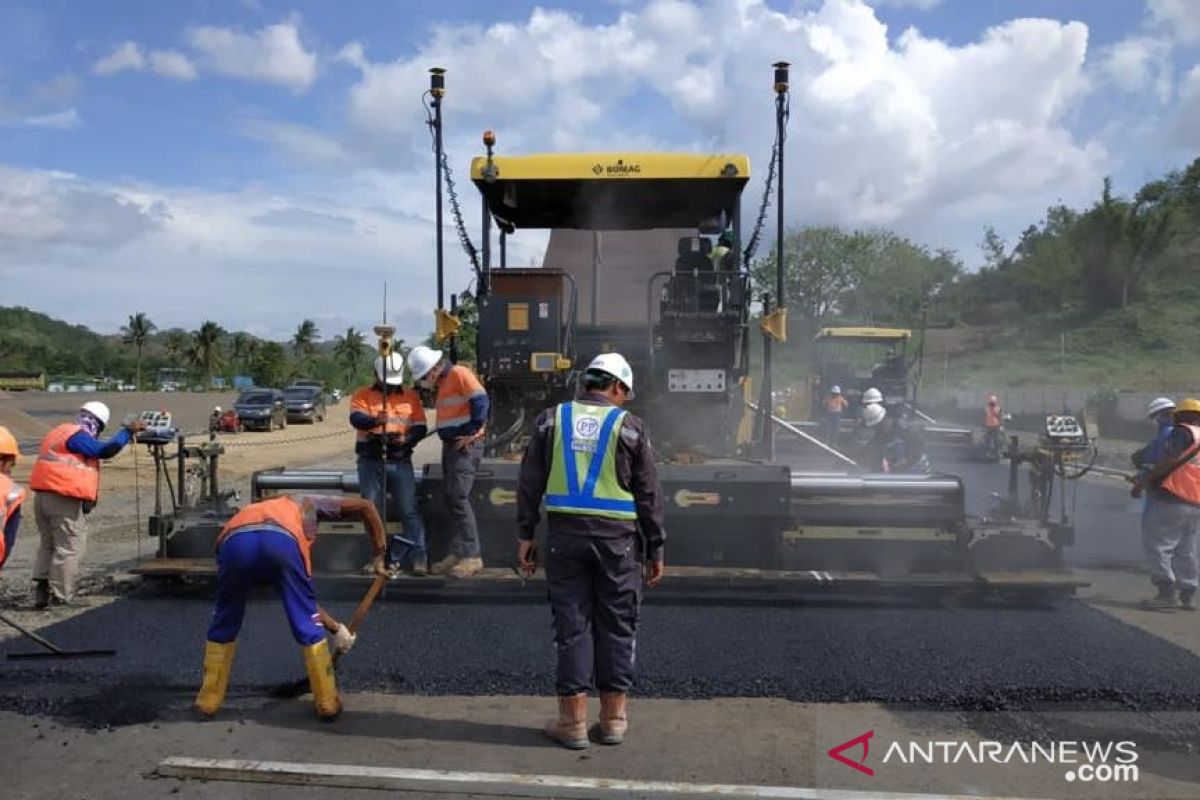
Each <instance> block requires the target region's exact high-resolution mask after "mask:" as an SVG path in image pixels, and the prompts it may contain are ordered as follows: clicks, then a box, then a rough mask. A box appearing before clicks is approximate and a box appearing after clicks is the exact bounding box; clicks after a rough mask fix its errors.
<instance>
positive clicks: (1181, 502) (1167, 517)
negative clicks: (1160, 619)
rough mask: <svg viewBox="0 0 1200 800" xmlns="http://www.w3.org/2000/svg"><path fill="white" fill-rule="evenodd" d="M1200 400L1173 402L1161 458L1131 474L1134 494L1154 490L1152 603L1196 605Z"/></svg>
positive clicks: (1149, 525) (1149, 550) (1150, 512)
mask: <svg viewBox="0 0 1200 800" xmlns="http://www.w3.org/2000/svg"><path fill="white" fill-rule="evenodd" d="M1197 456H1200V400H1197V399H1195V398H1192V397H1189V398H1187V399H1186V400H1181V401H1180V402H1179V405H1178V406H1176V407H1175V427H1174V429H1172V431H1171V433H1170V435H1169V436H1168V437H1167V440H1166V442H1165V443H1164V444H1163V446H1162V457H1161V459H1160V460H1159V461H1158V463H1157V464H1155V466H1154V468H1153V469H1151V470H1150V472H1149V473H1148V474H1142V475H1139V476H1137V477H1135V478H1133V483H1134V488H1133V493H1134V495H1135V496H1138V495H1140V494H1141V493H1142V491H1144V490H1148V491H1149V492H1150V493H1151V499H1152V500H1153V502H1150V503H1147V505H1146V512H1145V515H1144V517H1143V520H1142V525H1143V532H1142V535H1143V544H1144V547H1145V550H1146V557H1147V560H1148V563H1149V568H1150V579H1151V581H1153V583H1154V585H1155V587H1156V588H1157V589H1158V591H1157V593H1156V594H1155V595H1154V596H1153V597H1151V598H1150V599H1149V600H1147V601H1146V603H1145V605H1147V606H1148V607H1150V608H1156V609H1166V608H1173V607H1175V604H1176V600H1178V604H1179V607H1180V608H1182V609H1183V610H1185V611H1194V610H1195V608H1196V589H1197V585H1198V584H1200V550H1198V547H1200V543H1198V542H1197V536H1198V535H1200V533H1198V531H1200V461H1198V460H1197Z"/></svg>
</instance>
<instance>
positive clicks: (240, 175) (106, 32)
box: [0, 0, 1200, 341]
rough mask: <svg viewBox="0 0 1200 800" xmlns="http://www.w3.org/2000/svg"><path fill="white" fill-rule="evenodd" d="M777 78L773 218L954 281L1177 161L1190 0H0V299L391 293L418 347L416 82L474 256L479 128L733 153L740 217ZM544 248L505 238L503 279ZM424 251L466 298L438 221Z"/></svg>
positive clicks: (364, 299) (292, 319)
mask: <svg viewBox="0 0 1200 800" xmlns="http://www.w3.org/2000/svg"><path fill="white" fill-rule="evenodd" d="M778 60H786V61H789V62H791V64H792V70H791V77H792V83H791V118H790V120H789V124H788V139H787V160H786V164H787V175H786V183H785V186H786V190H787V196H788V200H787V204H786V209H787V221H788V224H789V225H802V224H837V225H842V226H844V227H846V228H859V227H871V226H882V227H887V228H891V229H893V230H896V231H898V232H900V233H902V234H904V235H907V236H909V237H911V238H913V239H915V240H916V241H918V242H921V243H923V244H925V245H927V246H929V247H931V248H940V247H949V248H953V249H955V250H956V251H957V252H958V253H959V255H960V256H961V258H962V259H963V261H964V263H965V264H966V265H967V266H968V267H974V266H976V265H977V264H978V262H979V261H980V260H981V257H980V253H979V248H978V243H979V241H980V240H981V238H982V234H983V230H984V226H986V225H992V226H994V227H995V228H996V229H997V231H998V232H999V233H1000V234H1001V236H1003V237H1005V238H1006V240H1007V241H1008V242H1009V243H1010V244H1011V243H1012V242H1013V241H1014V240H1015V238H1016V236H1017V235H1019V233H1020V231H1021V230H1023V229H1024V228H1025V227H1027V226H1028V225H1030V224H1033V223H1036V222H1037V221H1038V220H1039V219H1040V218H1041V217H1042V215H1043V213H1044V211H1045V209H1046V208H1047V207H1048V206H1050V205H1052V204H1055V203H1060V202H1061V203H1067V204H1068V205H1072V206H1080V207H1081V206H1086V205H1088V204H1090V203H1092V202H1094V200H1095V199H1096V198H1097V197H1098V196H1099V193H1100V187H1101V183H1102V180H1103V178H1104V177H1105V176H1111V177H1112V178H1113V181H1114V184H1115V186H1116V189H1117V190H1118V191H1119V192H1122V193H1132V192H1133V191H1136V189H1137V188H1138V187H1139V186H1140V185H1141V184H1142V183H1143V182H1144V181H1146V180H1148V179H1151V178H1154V177H1157V176H1159V175H1161V174H1162V173H1164V172H1165V171H1167V170H1169V169H1174V168H1179V167H1182V166H1184V165H1186V164H1187V163H1189V162H1190V161H1191V160H1192V159H1194V158H1196V157H1197V156H1198V155H1200V0H1104V2H1097V0H1042V1H1041V2H1034V1H1033V0H796V1H795V2H784V1H783V0H650V1H649V2H633V1H632V0H591V2H583V1H582V0H567V2H560V3H553V4H552V3H544V4H534V3H528V2H519V1H518V0H488V2H479V0H470V1H467V0H443V2H440V3H415V2H413V3H409V2H400V1H399V0H391V1H390V2H382V0H376V1H375V2H366V1H365V0H364V2H358V3H336V4H335V3H327V2H319V1H318V0H296V1H295V2H282V1H277V0H174V1H173V2H170V3H163V2H161V1H160V0H113V1H112V2H107V3H79V2H75V1H74V0H41V1H40V2H28V3H19V2H12V1H11V0H0V279H2V281H3V282H2V284H0V285H3V287H4V289H3V290H0V305H24V306H27V307H29V308H32V309H35V310H38V311H42V312H45V313H47V314H50V315H51V316H54V317H57V318H61V319H66V320H68V321H70V322H73V323H82V324H85V325H88V326H89V327H92V328H93V329H95V330H98V331H101V332H106V333H108V332H115V331H116V330H118V329H119V327H120V326H121V325H122V324H124V322H125V321H126V319H127V318H128V316H129V315H130V314H132V313H133V312H135V311H145V312H147V313H148V314H149V315H150V317H151V319H152V320H153V321H154V322H155V323H156V324H157V325H158V326H159V327H160V328H167V327H173V326H180V327H184V328H188V329H194V328H196V327H198V326H199V325H200V323H201V322H202V321H204V320H206V319H212V320H215V321H217V322H218V323H220V324H221V325H222V326H224V327H225V328H226V329H229V330H246V331H249V332H251V333H254V334H256V335H259V336H264V337H270V338H279V339H283V338H287V337H289V336H290V334H291V333H292V332H293V331H294V330H295V328H296V326H297V324H298V323H299V322H300V321H301V320H302V319H305V318H309V319H313V320H315V321H316V322H317V324H318V327H319V329H320V331H321V334H322V336H323V337H324V338H327V339H328V338H332V337H333V336H334V335H336V334H338V333H341V332H344V331H345V329H346V328H347V327H350V326H354V327H356V328H358V329H360V330H369V328H370V327H371V325H373V324H375V323H376V322H378V321H379V319H380V317H381V315H382V313H383V286H384V283H385V282H386V283H387V286H388V316H389V320H390V321H391V322H392V323H393V324H395V325H396V326H397V328H398V335H400V336H403V337H405V338H408V339H409V340H410V341H412V340H413V339H417V338H422V337H423V336H424V335H425V334H426V333H427V332H428V331H429V330H430V329H431V327H432V319H433V316H432V310H433V307H434V306H435V305H436V300H437V297H436V277H435V268H434V264H435V248H434V237H435V223H434V197H433V183H434V178H433V158H432V153H431V147H430V138H429V134H428V128H427V126H426V124H425V111H424V109H423V107H422V103H421V98H422V93H423V92H424V91H425V89H426V88H428V75H427V69H428V68H429V67H433V66H440V67H444V68H446V69H447V75H446V85H447V94H446V98H445V104H444V115H445V137H446V148H447V153H448V155H449V159H450V165H451V169H452V171H453V174H454V175H455V176H456V177H457V178H458V190H459V195H460V197H461V199H462V202H463V209H464V214H465V215H466V218H467V221H468V226H469V228H468V229H469V231H470V233H471V235H472V237H473V238H474V239H475V240H476V243H478V236H479V225H478V220H479V206H478V195H477V193H476V192H475V189H474V187H473V186H471V185H470V182H469V181H468V180H466V177H465V176H466V173H467V169H468V165H469V162H470V159H471V157H472V156H474V155H478V154H480V152H481V150H482V146H481V144H480V134H481V132H482V131H483V130H485V129H488V128H491V129H494V130H495V131H496V132H497V134H498V136H499V145H498V152H500V153H502V154H513V155H516V154H525V153H536V152H549V151H643V150H670V151H689V152H743V153H746V154H748V155H749V156H750V159H751V169H752V173H753V174H754V176H755V177H754V179H753V180H752V181H751V183H750V185H749V187H748V189H747V193H746V200H745V201H744V207H745V208H747V209H753V208H754V207H755V206H756V205H757V202H758V198H759V196H760V195H761V192H762V183H761V181H762V178H763V176H764V175H765V171H766V170H765V167H766V164H767V160H768V157H769V153H770V147H771V142H772V138H773V134H774V97H773V92H772V85H771V84H772V75H773V73H772V70H771V64H772V63H773V62H775V61H778ZM448 211H449V209H448V208H447V224H449V213H448ZM748 216H750V215H749V214H748ZM771 227H772V229H773V226H771ZM545 242H546V237H545V234H544V233H538V232H519V233H518V234H517V235H516V236H515V237H512V238H510V241H509V246H510V247H509V252H510V263H512V264H520V265H525V264H540V263H541V256H542V252H543V249H544V246H545ZM445 252H446V270H447V271H446V286H447V292H451V291H460V290H462V289H465V288H467V286H468V284H469V281H470V276H471V273H470V270H469V268H468V262H467V260H466V258H465V257H464V256H463V254H462V252H461V250H460V249H459V248H458V246H457V238H456V237H455V235H454V232H453V230H452V229H450V228H447V229H446V251H445Z"/></svg>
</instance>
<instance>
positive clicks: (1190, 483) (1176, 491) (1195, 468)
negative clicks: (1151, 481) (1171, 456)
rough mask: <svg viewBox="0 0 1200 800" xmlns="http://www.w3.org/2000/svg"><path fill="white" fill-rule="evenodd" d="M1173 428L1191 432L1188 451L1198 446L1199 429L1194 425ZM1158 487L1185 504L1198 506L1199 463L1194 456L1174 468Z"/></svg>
mask: <svg viewBox="0 0 1200 800" xmlns="http://www.w3.org/2000/svg"><path fill="white" fill-rule="evenodd" d="M1175 427H1177V428H1186V429H1187V430H1188V431H1190V432H1191V434H1192V443H1191V444H1190V445H1188V450H1191V449H1193V448H1195V447H1196V445H1198V444H1200V427H1198V426H1196V425H1176V426H1175ZM1159 485H1160V486H1161V487H1162V488H1163V489H1166V490H1167V491H1168V492H1170V493H1171V494H1173V495H1175V496H1176V497H1178V498H1179V499H1180V500H1182V501H1184V502H1185V503H1191V504H1192V505H1194V506H1200V461H1197V460H1196V456H1192V457H1191V458H1189V459H1188V460H1187V462H1186V463H1184V464H1181V465H1180V466H1178V467H1176V468H1175V470H1174V471H1172V472H1171V474H1170V475H1168V476H1167V477H1166V478H1164V479H1163V482H1162V483H1161V484H1159Z"/></svg>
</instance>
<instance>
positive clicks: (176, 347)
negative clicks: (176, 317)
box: [163, 328, 189, 366]
mask: <svg viewBox="0 0 1200 800" xmlns="http://www.w3.org/2000/svg"><path fill="white" fill-rule="evenodd" d="M188 342H189V338H188V335H187V331H184V330H180V329H179V328H172V329H171V330H169V331H167V332H166V334H164V336H163V349H164V350H166V351H167V360H169V361H170V362H171V363H172V364H174V365H176V366H178V365H179V362H180V360H181V359H182V358H183V357H184V356H185V355H186V354H187V349H188Z"/></svg>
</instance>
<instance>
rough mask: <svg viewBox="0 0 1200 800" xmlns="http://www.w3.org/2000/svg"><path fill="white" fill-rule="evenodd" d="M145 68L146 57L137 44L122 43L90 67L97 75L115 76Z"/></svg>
mask: <svg viewBox="0 0 1200 800" xmlns="http://www.w3.org/2000/svg"><path fill="white" fill-rule="evenodd" d="M145 68H146V57H145V56H144V55H142V49H141V47H139V46H138V44H137V42H122V43H121V44H119V45H117V46H116V47H115V48H113V51H112V52H111V53H109V54H108V55H106V56H105V57H104V58H102V59H100V60H99V61H97V62H96V63H95V64H94V65H93V66H92V72H94V73H96V74H97V75H115V74H117V73H118V72H124V71H125V70H127V69H131V70H134V71H135V72H137V71H141V70H143V69H145Z"/></svg>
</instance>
